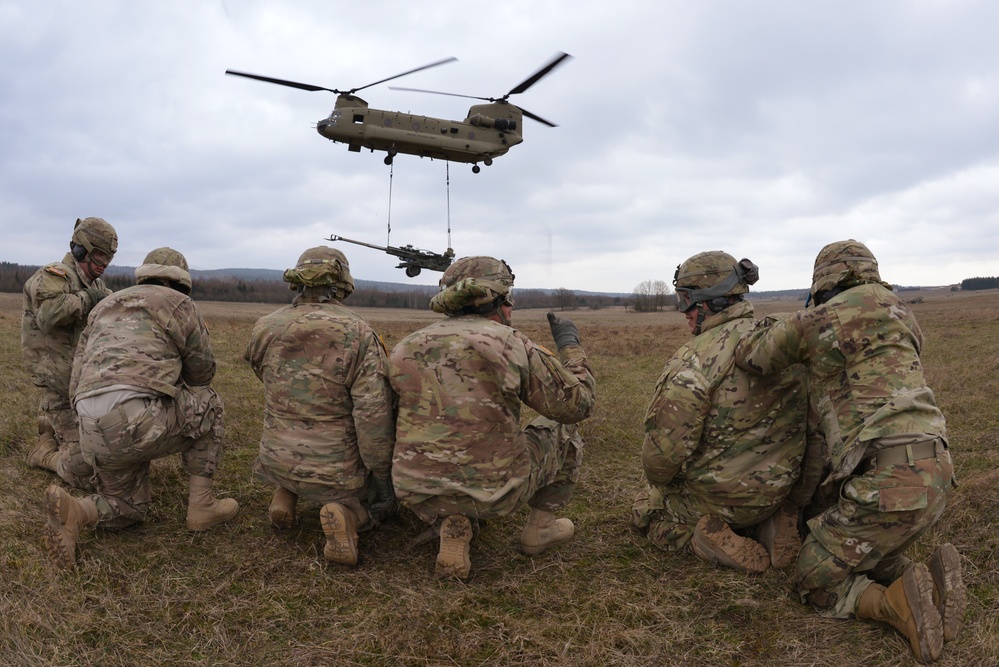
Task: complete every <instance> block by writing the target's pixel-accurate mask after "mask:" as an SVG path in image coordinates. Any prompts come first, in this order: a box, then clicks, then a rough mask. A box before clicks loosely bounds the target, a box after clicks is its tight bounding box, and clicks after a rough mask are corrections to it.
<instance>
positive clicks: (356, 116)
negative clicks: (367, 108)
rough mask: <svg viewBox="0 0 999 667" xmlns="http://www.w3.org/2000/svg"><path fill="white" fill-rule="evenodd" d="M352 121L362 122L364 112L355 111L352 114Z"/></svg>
mask: <svg viewBox="0 0 999 667" xmlns="http://www.w3.org/2000/svg"><path fill="white" fill-rule="evenodd" d="M354 122H355V123H363V122H364V114H363V113H355V114H354Z"/></svg>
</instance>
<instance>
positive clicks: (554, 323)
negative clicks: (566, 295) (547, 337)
mask: <svg viewBox="0 0 999 667" xmlns="http://www.w3.org/2000/svg"><path fill="white" fill-rule="evenodd" d="M548 326H549V327H551V330H552V338H554V339H555V347H557V348H558V349H560V350H561V349H562V348H563V347H566V346H568V345H579V329H577V328H576V325H575V324H573V323H572V320H570V319H569V318H567V317H559V316H557V315H556V314H555V313H552V312H549V313H548Z"/></svg>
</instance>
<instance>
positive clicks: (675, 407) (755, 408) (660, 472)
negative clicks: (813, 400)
mask: <svg viewBox="0 0 999 667" xmlns="http://www.w3.org/2000/svg"><path fill="white" fill-rule="evenodd" d="M754 324H755V320H754V318H753V306H752V304H750V303H749V302H745V301H743V302H739V303H735V304H733V305H731V306H728V307H727V308H725V309H724V310H722V311H721V312H719V313H716V314H714V315H711V316H710V317H707V318H706V319H704V320H703V322H702V323H701V333H700V334H699V335H697V336H696V337H695V338H694V339H693V340H692V341H691V342H689V343H688V344H686V345H684V346H683V347H681V348H680V349H679V350H677V351H676V353H675V354H674V355H673V358H672V359H670V361H669V362H668V363H667V364H666V367H665V369H664V371H663V374H662V377H660V378H659V381H658V383H657V384H656V391H655V395H654V396H653V398H652V402H651V404H650V405H649V409H648V412H647V413H646V417H645V443H644V445H643V448H642V463H643V466H644V468H645V473H646V477H647V478H648V480H649V482H650V485H649V487H648V488H647V490H646V491H644V492H643V493H640V494H639V496H638V498H637V499H636V502H635V505H634V507H633V514H632V520H633V522H634V524H635V525H636V526H638V527H639V528H643V529H647V531H648V536H649V539H650V540H651V541H652V542H653V543H654V544H655V545H656V546H658V547H659V548H661V549H664V550H667V551H679V550H682V549H685V548H689V543H690V539H691V536H692V535H693V531H694V525H695V524H696V523H697V522H698V519H700V517H702V516H704V515H708V514H712V515H716V516H719V517H721V518H722V519H723V520H724V521H725V522H726V523H727V524H729V525H730V526H731V527H733V528H736V529H739V528H746V527H748V526H752V525H755V524H758V523H760V522H761V521H763V520H764V519H765V518H767V517H768V516H770V515H771V514H773V513H774V512H775V511H776V510H777V508H778V507H779V506H780V504H781V503H782V502H783V501H784V499H785V498H786V497H787V496H788V492H789V491H790V489H791V487H792V485H793V484H794V483H795V481H796V480H797V478H798V474H799V471H800V464H801V457H802V454H803V453H804V448H805V413H806V403H807V398H806V392H805V388H804V383H803V373H802V372H801V369H800V367H792V368H789V369H788V370H787V371H785V372H784V373H782V374H775V375H771V376H764V377H754V376H752V375H750V374H748V373H746V372H744V371H742V370H740V369H739V368H737V367H736V366H735V348H736V345H737V343H738V341H739V339H740V337H741V336H743V335H745V334H746V333H748V332H749V331H751V330H752V329H753V326H754Z"/></svg>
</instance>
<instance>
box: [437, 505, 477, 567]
mask: <svg viewBox="0 0 999 667" xmlns="http://www.w3.org/2000/svg"><path fill="white" fill-rule="evenodd" d="M471 541H472V524H471V522H469V520H468V517H465V516H462V515H461V514H452V515H451V516H448V517H445V518H444V521H442V522H441V547H440V552H438V554H437V564H436V565H435V566H434V577H435V578H437V579H443V578H445V577H457V578H458V579H467V578H468V575H469V573H470V572H471V571H472V559H471V558H470V557H469V544H470V543H471Z"/></svg>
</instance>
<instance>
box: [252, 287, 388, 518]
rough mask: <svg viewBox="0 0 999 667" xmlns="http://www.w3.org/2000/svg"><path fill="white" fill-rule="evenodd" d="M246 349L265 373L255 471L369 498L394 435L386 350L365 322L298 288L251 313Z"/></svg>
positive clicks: (315, 489) (309, 489)
mask: <svg viewBox="0 0 999 667" xmlns="http://www.w3.org/2000/svg"><path fill="white" fill-rule="evenodd" d="M245 358H246V360H247V361H248V362H249V363H250V365H251V366H252V367H253V370H254V372H255V373H256V374H257V377H259V378H260V379H261V380H262V381H263V383H264V429H263V434H262V436H261V440H260V453H259V454H258V456H257V460H256V462H255V463H254V467H253V472H254V474H256V476H257V477H258V478H260V479H261V480H263V481H265V482H267V483H269V484H272V485H274V486H280V487H283V488H285V489H288V490H289V491H291V492H293V493H294V494H295V495H296V496H299V497H302V498H306V499H308V500H312V501H315V502H319V503H323V504H325V503H330V502H341V503H345V504H352V503H351V501H357V500H360V501H361V502H362V504H367V501H368V491H369V477H370V476H371V475H372V474H374V475H376V476H378V477H381V478H385V479H387V478H388V477H389V474H390V468H391V464H392V446H393V444H394V443H395V413H394V395H393V394H392V390H391V388H390V387H389V383H388V377H387V361H386V353H385V350H384V348H383V347H382V343H381V340H380V339H379V338H378V336H377V334H375V332H374V331H373V330H372V329H371V327H370V326H369V325H368V324H367V322H365V321H364V320H363V319H361V317H359V316H358V315H356V314H355V313H354V312H352V311H351V310H350V309H348V308H346V307H344V306H343V305H342V304H340V303H318V302H310V301H308V300H304V299H303V298H302V297H296V299H295V303H293V304H292V305H290V306H285V307H284V308H281V309H279V310H277V311H275V312H274V313H271V314H270V315H266V316H264V317H262V318H260V320H258V321H257V323H256V326H254V328H253V334H252V339H251V341H250V344H249V347H248V348H247V350H246V354H245Z"/></svg>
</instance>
